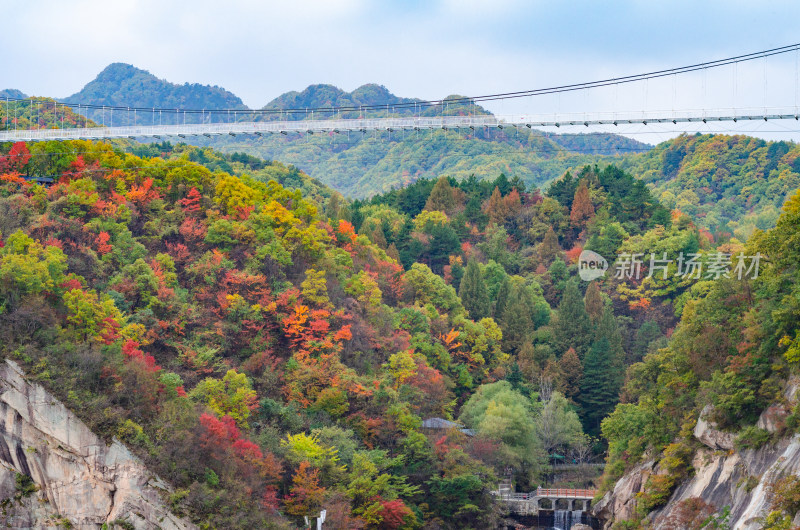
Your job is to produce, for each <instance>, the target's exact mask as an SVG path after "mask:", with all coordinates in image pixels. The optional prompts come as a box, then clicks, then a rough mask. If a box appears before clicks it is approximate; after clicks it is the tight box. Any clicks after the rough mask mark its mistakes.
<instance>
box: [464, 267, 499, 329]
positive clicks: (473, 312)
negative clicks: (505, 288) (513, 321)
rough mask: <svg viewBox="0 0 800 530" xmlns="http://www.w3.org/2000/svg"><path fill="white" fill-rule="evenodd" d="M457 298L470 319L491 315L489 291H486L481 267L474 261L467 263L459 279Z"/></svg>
mask: <svg viewBox="0 0 800 530" xmlns="http://www.w3.org/2000/svg"><path fill="white" fill-rule="evenodd" d="M458 296H459V297H460V298H461V303H462V304H463V305H464V308H465V309H466V310H467V311H468V312H469V316H470V318H472V319H473V320H476V321H477V320H480V319H482V318H485V317H488V316H490V315H491V310H492V306H491V302H490V301H489V291H488V290H487V289H486V282H485V281H484V279H483V275H482V274H481V267H480V265H478V262H477V261H475V260H470V261H469V263H467V269H466V270H465V271H464V277H463V278H462V279H461V285H460V286H459V291H458Z"/></svg>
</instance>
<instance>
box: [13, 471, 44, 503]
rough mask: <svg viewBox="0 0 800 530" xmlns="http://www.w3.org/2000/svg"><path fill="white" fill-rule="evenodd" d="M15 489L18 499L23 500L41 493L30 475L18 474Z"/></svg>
mask: <svg viewBox="0 0 800 530" xmlns="http://www.w3.org/2000/svg"><path fill="white" fill-rule="evenodd" d="M15 482H16V484H15V489H16V491H17V493H16V495H15V496H16V497H17V498H20V499H21V498H23V497H30V496H31V495H33V494H34V493H36V492H37V491H39V486H37V485H36V483H35V482H34V481H33V479H32V478H31V477H30V475H23V474H22V473H17V478H16V481H15Z"/></svg>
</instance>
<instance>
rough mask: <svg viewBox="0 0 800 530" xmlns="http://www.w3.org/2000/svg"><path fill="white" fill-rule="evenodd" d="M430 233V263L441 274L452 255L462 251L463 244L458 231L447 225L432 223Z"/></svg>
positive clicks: (432, 268)
mask: <svg viewBox="0 0 800 530" xmlns="http://www.w3.org/2000/svg"><path fill="white" fill-rule="evenodd" d="M431 224H432V226H431V227H430V229H429V230H427V231H428V233H429V235H430V236H431V239H430V242H429V243H428V252H427V257H428V263H429V264H430V268H431V270H432V271H433V272H435V273H436V274H441V273H442V270H443V269H444V266H445V265H447V264H448V263H449V261H450V255H451V254H456V253H458V252H459V251H460V250H461V242H460V241H459V239H458V234H456V231H455V230H453V229H452V227H450V225H447V224H438V223H431Z"/></svg>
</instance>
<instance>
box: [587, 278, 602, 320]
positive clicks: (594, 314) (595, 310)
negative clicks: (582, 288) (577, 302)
mask: <svg viewBox="0 0 800 530" xmlns="http://www.w3.org/2000/svg"><path fill="white" fill-rule="evenodd" d="M583 302H584V305H585V306H586V313H587V314H588V315H589V318H590V319H592V323H597V322H598V321H599V320H600V317H601V316H603V305H604V304H603V295H602V294H601V293H600V287H599V286H598V284H597V282H596V281H593V282H591V283H590V284H589V287H587V288H586V296H584V297H583Z"/></svg>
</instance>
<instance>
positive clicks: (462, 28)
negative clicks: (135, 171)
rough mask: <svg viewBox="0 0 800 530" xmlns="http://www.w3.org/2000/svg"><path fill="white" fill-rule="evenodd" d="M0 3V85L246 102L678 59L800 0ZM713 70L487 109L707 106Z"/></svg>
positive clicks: (783, 29) (560, 79)
mask: <svg viewBox="0 0 800 530" xmlns="http://www.w3.org/2000/svg"><path fill="white" fill-rule="evenodd" d="M8 15H9V16H10V19H9V18H7V19H6V20H5V22H4V30H3V32H0V45H2V46H3V48H4V49H6V50H13V53H5V54H3V55H2V56H1V57H0V71H2V72H3V73H4V76H3V82H2V85H3V86H2V88H6V87H14V88H19V89H21V90H22V91H23V92H26V93H30V94H36V95H51V96H57V97H63V96H67V95H69V94H72V93H74V92H77V91H78V90H80V88H81V87H82V86H83V85H84V84H85V83H87V82H88V81H90V80H91V79H93V78H94V77H95V76H96V75H97V73H98V72H99V71H100V70H101V69H102V68H104V67H105V66H106V65H108V64H109V63H111V62H115V61H121V62H127V63H131V64H134V65H135V66H138V67H140V68H144V69H147V70H150V71H151V72H152V73H153V74H155V75H157V76H158V77H161V78H165V79H168V80H170V81H173V82H178V83H183V82H199V83H205V84H213V85H219V86H222V87H224V88H226V89H228V90H231V91H232V92H234V93H235V94H237V95H239V96H240V97H242V99H243V100H244V101H245V103H246V104H248V105H250V106H255V107H260V106H262V105H264V104H265V103H266V102H267V101H269V100H271V99H272V98H274V97H276V96H278V95H280V94H281V93H283V92H285V91H288V90H301V89H302V88H304V87H305V86H307V85H308V84H311V83H332V84H335V85H338V86H340V87H342V88H344V89H347V90H352V89H353V88H356V87H357V86H359V85H361V84H363V83H367V82H377V83H380V84H384V85H386V86H387V87H388V88H389V89H390V90H392V91H393V92H395V93H397V94H398V95H402V96H414V97H422V98H427V99H436V98H441V97H443V96H445V95H447V94H451V93H459V94H465V95H478V94H484V93H493V92H506V91H513V90H523V89H529V88H536V87H542V86H552V85H558V84H563V83H570V82H578V81H586V80H592V79H600V78H605V77H611V76H617V75H625V74H633V73H638V72H641V71H646V70H650V69H659V68H664V67H670V66H679V65H682V64H689V63H692V62H697V61H701V60H706V59H710V58H720V57H726V56H731V55H736V54H739V53H745V52H748V51H753V50H758V49H765V48H769V47H772V46H778V45H783V44H787V43H790V42H791V41H792V39H793V38H795V37H794V35H795V34H796V32H795V27H794V26H795V24H794V21H795V20H797V17H798V15H800V5H798V4H796V3H791V2H772V3H770V4H767V5H764V4H762V3H753V2H745V1H733V2H730V1H727V2H722V1H717V0H713V1H708V2H689V1H678V2H669V3H666V2H664V3H661V2H639V1H633V0H630V1H621V2H616V3H613V4H612V3H608V2H597V1H596V0H573V1H571V2H545V1H540V0H532V1H523V0H496V1H493V2H484V1H479V0H438V1H421V0H415V1H408V2H400V1H396V2H369V1H367V0H326V1H311V0H295V1H292V2H264V1H257V0H248V1H228V2H224V3H223V2H219V1H216V0H215V1H212V0H195V1H193V2H176V1H170V0H115V1H113V2H108V1H103V0H76V1H73V2H63V1H60V0H29V1H28V2H23V3H19V5H16V6H15V7H14V9H13V10H12V11H10V12H9V13H8ZM793 59H794V58H793V57H791V58H789V57H787V58H781V59H778V58H775V59H771V60H770V61H769V64H768V65H767V67H768V70H769V76H770V80H769V82H770V86H768V93H769V97H770V99H771V100H777V99H780V100H781V101H783V100H789V99H791V100H793V97H794V95H793V94H791V92H792V91H793V87H794V79H793V77H792V76H793V74H794V62H793ZM743 68H744V67H743ZM756 69H757V68H756ZM726 76H727V77H726ZM758 77H759V76H758V75H755V74H753V75H751V76H749V77H748V78H745V79H744V80H743V81H741V82H740V85H739V86H738V93H737V96H738V97H739V98H740V100H741V101H742V102H744V100H748V101H750V100H752V101H756V100H759V99H761V100H763V97H761V96H760V95H763V86H761V85H759V83H758ZM726 79H728V80H729V79H730V76H729V73H727V72H722V71H719V72H711V73H707V74H706V88H705V91H706V95H705V96H703V90H702V89H700V88H698V86H699V85H698V80H697V79H696V78H688V77H687V78H686V79H682V80H681V81H680V83H679V86H678V88H677V90H673V89H672V87H670V86H666V87H665V86H661V84H659V83H656V82H652V83H650V84H649V86H647V87H646V88H645V90H644V94H642V93H641V90H642V89H641V88H636V89H631V90H629V89H628V88H627V87H624V88H623V87H620V88H618V89H617V93H616V95H613V94H612V93H611V91H609V90H605V91H598V92H597V93H593V94H591V95H589V96H583V95H581V94H571V95H564V96H562V97H561V99H560V102H559V100H558V98H550V99H549V100H547V99H536V100H526V101H524V102H505V103H498V104H493V105H490V107H491V108H492V110H495V111H498V112H518V111H520V109H523V110H527V111H537V112H538V111H542V112H544V111H555V110H558V109H559V108H560V109H561V110H564V109H565V108H571V109H574V110H576V111H579V112H580V111H584V110H592V109H597V108H599V107H603V106H605V108H608V107H609V106H613V105H615V104H616V105H619V103H618V101H619V99H620V97H622V98H624V99H623V101H625V102H626V103H628V104H630V105H633V106H635V107H639V108H643V107H644V106H645V105H646V106H647V107H652V106H655V105H661V106H664V105H667V106H670V105H672V102H673V100H675V101H676V104H680V105H687V106H702V104H703V98H704V97H705V98H706V101H707V100H708V93H709V92H710V91H712V90H713V91H714V92H713V93H714V94H715V98H714V99H715V102H719V101H720V100H725V99H726V98H728V96H727V95H725V96H724V97H722V96H719V97H717V96H718V95H719V94H722V93H723V92H725V93H727V92H730V91H731V88H732V87H731V86H730V84H731V83H730V82H728V83H727V85H726V81H725V80H726ZM786 87H791V88H786ZM636 91H640V92H636ZM615 100H616V103H614V101H615ZM526 106H527V109H526ZM570 106H571V107H570Z"/></svg>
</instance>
